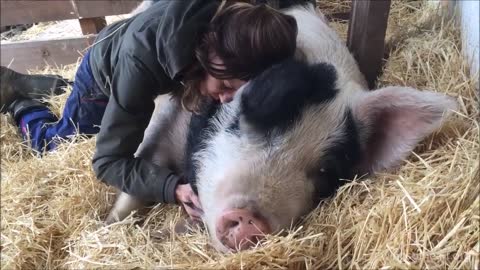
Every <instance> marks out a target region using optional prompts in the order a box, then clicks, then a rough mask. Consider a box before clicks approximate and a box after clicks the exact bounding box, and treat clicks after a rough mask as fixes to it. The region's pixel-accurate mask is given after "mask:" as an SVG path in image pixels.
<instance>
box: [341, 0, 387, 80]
mask: <svg viewBox="0 0 480 270" xmlns="http://www.w3.org/2000/svg"><path fill="white" fill-rule="evenodd" d="M390 3H391V0H361V1H360V0H353V3H352V4H353V5H352V11H351V13H350V22H349V25H348V39H347V46H348V48H349V49H350V51H351V52H352V53H353V55H354V56H355V59H356V60H357V62H358V65H359V66H360V71H361V72H362V73H363V74H364V75H365V78H366V79H367V82H368V86H369V87H370V89H372V88H373V87H374V86H375V82H376V79H377V77H378V75H379V73H380V71H381V67H382V58H383V51H384V46H385V32H386V30H387V22H388V14H389V12H390Z"/></svg>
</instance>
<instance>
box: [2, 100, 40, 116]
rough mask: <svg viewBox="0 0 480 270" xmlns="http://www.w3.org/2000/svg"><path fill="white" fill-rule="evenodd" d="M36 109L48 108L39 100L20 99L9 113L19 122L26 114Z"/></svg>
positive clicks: (11, 107) (14, 102)
mask: <svg viewBox="0 0 480 270" xmlns="http://www.w3.org/2000/svg"><path fill="white" fill-rule="evenodd" d="M34 108H47V106H46V105H45V104H43V103H42V102H40V101H38V100H34V99H29V98H20V99H16V100H14V101H13V102H12V104H10V106H9V107H8V111H9V112H10V113H11V114H12V115H13V118H14V119H15V121H18V120H19V118H20V116H22V114H23V113H24V112H26V111H28V110H31V109H34Z"/></svg>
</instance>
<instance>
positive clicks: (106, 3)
mask: <svg viewBox="0 0 480 270" xmlns="http://www.w3.org/2000/svg"><path fill="white" fill-rule="evenodd" d="M141 2H142V0H95V1H85V0H75V5H76V7H77V11H78V16H79V17H80V18H93V17H103V16H110V15H120V14H127V13H130V12H131V11H132V10H133V9H134V8H135V7H137V6H138V5H139V4H140V3H141Z"/></svg>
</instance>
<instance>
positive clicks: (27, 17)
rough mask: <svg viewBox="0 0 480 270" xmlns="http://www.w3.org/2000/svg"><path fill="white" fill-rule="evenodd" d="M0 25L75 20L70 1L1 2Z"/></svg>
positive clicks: (20, 0)
mask: <svg viewBox="0 0 480 270" xmlns="http://www.w3.org/2000/svg"><path fill="white" fill-rule="evenodd" d="M0 4H1V7H2V8H1V9H0V13H1V16H0V23H1V25H2V26H7V25H16V24H29V23H36V22H47V21H55V20H67V19H76V18H78V17H77V15H76V11H75V7H74V6H73V5H72V2H71V1H65V0H50V1H48V2H46V1H23V0H17V1H5V0H2V1H1V3H0Z"/></svg>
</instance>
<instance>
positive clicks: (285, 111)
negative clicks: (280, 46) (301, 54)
mask: <svg viewBox="0 0 480 270" xmlns="http://www.w3.org/2000/svg"><path fill="white" fill-rule="evenodd" d="M336 80H337V74H336V71H335V68H334V67H333V66H332V65H329V64H326V63H319V64H315V65H308V64H306V63H303V62H300V61H296V60H293V59H288V60H285V61H283V62H281V63H279V64H277V65H274V66H272V67H271V68H269V69H267V70H265V71H264V72H263V73H261V74H260V75H259V76H257V77H256V78H254V79H253V80H251V81H250V83H249V85H248V86H247V88H246V89H245V90H244V92H243V93H242V95H241V97H240V98H241V112H242V115H243V116H244V117H245V121H246V123H248V124H250V125H252V126H253V127H254V129H255V130H257V131H260V132H262V133H268V132H269V131H271V130H272V129H273V128H279V129H280V130H287V129H288V128H289V127H290V126H292V124H293V123H294V122H295V120H296V119H298V118H299V117H300V116H301V113H302V112H303V111H304V110H305V108H306V107H307V106H310V105H318V104H321V103H324V102H328V101H330V100H332V99H333V98H335V95H336V93H337V90H336V89H335V82H336Z"/></svg>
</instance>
